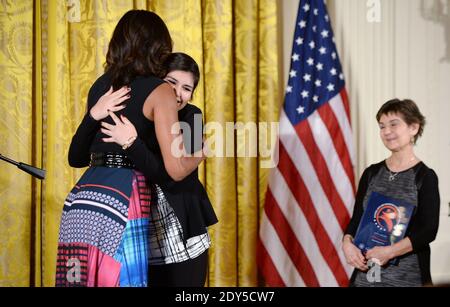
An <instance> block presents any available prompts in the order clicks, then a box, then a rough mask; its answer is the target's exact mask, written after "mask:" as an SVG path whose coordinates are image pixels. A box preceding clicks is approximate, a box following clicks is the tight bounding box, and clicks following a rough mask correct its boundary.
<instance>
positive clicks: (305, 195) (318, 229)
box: [278, 143, 348, 286]
mask: <svg viewBox="0 0 450 307" xmlns="http://www.w3.org/2000/svg"><path fill="white" fill-rule="evenodd" d="M279 156H280V158H279V163H278V169H279V170H280V172H281V174H282V175H283V177H284V179H285V181H286V183H287V185H288V187H289V189H290V190H291V192H292V194H293V195H294V197H295V199H296V200H297V203H298V204H299V206H300V208H301V210H302V212H303V214H304V215H305V218H306V220H307V221H308V224H309V226H310V228H311V231H312V233H313V234H314V236H315V238H316V241H317V245H318V246H319V249H320V252H321V253H322V256H323V257H324V259H325V261H326V262H327V264H328V266H329V267H330V269H331V271H332V272H333V274H334V276H335V278H336V280H337V282H338V284H339V285H340V286H346V285H347V284H348V276H347V273H346V272H345V270H344V267H343V266H342V263H341V261H340V259H339V255H338V253H337V251H336V248H335V246H334V244H333V242H332V241H331V240H330V237H329V236H328V234H327V232H326V230H325V228H324V226H323V225H322V222H321V221H320V219H319V216H318V214H317V211H316V208H315V205H314V203H313V201H312V200H311V197H310V195H309V192H308V189H307V188H306V186H305V183H304V182H303V179H302V178H301V176H300V174H299V173H298V172H297V171H295V170H296V169H297V168H296V166H295V164H294V163H293V162H292V160H291V158H290V156H289V155H288V154H287V152H286V149H285V148H284V145H283V144H282V143H280V146H279ZM345 211H347V210H345ZM311 261H314V260H313V259H312V260H311Z"/></svg>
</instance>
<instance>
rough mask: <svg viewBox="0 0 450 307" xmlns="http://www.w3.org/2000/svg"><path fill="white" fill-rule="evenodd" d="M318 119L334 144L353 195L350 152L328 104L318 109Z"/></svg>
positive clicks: (353, 186) (353, 178)
mask: <svg viewBox="0 0 450 307" xmlns="http://www.w3.org/2000/svg"><path fill="white" fill-rule="evenodd" d="M318 111H319V114H320V117H321V118H322V121H323V123H324V124H325V126H326V127H327V129H328V132H329V133H330V137H331V140H332V141H333V143H334V147H335V149H336V152H337V154H338V156H339V158H340V160H341V163H342V166H343V167H344V170H345V173H346V174H347V176H348V178H349V181H350V182H351V185H352V188H353V193H355V191H356V188H355V177H354V174H353V166H352V162H351V161H352V160H351V157H350V152H349V151H348V148H347V145H346V144H345V140H344V135H343V134H342V130H341V129H340V127H339V122H338V120H337V119H336V115H335V114H334V112H333V110H332V109H331V107H330V104H329V103H326V104H324V105H323V106H321V107H320V108H319V109H318Z"/></svg>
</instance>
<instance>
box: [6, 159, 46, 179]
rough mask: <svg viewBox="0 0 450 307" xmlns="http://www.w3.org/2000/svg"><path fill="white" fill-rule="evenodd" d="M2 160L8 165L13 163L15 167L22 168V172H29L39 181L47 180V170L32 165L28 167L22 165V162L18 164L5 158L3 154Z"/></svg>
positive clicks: (24, 164)
mask: <svg viewBox="0 0 450 307" xmlns="http://www.w3.org/2000/svg"><path fill="white" fill-rule="evenodd" d="M0 160H4V161H6V162H8V163H11V164H13V165H15V166H17V167H18V168H20V169H21V170H23V171H24V172H27V173H28V174H30V175H32V176H34V177H36V178H38V179H44V178H45V170H44V169H40V168H37V167H34V166H31V165H28V164H26V163H22V162H16V161H14V160H12V159H9V158H7V157H5V156H3V155H2V154H0Z"/></svg>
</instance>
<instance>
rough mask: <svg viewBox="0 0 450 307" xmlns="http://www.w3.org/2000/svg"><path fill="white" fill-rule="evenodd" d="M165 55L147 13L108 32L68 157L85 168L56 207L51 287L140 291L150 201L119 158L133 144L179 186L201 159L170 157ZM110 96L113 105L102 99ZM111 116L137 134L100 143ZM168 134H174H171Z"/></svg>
mask: <svg viewBox="0 0 450 307" xmlns="http://www.w3.org/2000/svg"><path fill="white" fill-rule="evenodd" d="M171 50H172V40H171V38H170V34H169V31H168V30H167V27H166V25H165V24H164V22H163V21H162V20H161V18H160V17H159V16H158V15H156V14H154V13H152V12H149V11H143V10H132V11H129V12H127V13H126V14H125V15H124V16H123V17H122V18H121V19H120V21H119V23H118V24H117V26H116V28H115V30H114V33H113V36H112V38H111V41H110V44H109V48H108V53H107V58H106V69H105V74H103V75H102V76H101V77H100V78H99V79H97V80H96V82H95V83H94V84H93V85H92V87H91V89H90V91H89V95H88V108H87V110H88V111H87V113H86V115H85V116H84V118H83V121H82V123H81V124H80V126H79V127H78V129H77V132H76V134H75V135H74V137H73V139H72V143H71V145H70V149H69V164H70V165H71V166H73V167H86V166H88V165H89V166H90V167H89V168H88V169H87V170H86V172H85V173H84V174H83V176H82V177H81V178H80V180H79V181H78V183H77V184H76V185H75V187H74V188H73V189H72V191H71V192H70V193H69V195H68V197H67V199H66V201H65V203H64V208H63V213H62V217H61V225H60V232H59V242H58V256H57V268H56V285H57V286H108V287H115V286H121V287H129V286H133V287H134V286H147V285H148V217H149V206H150V203H151V202H152V198H151V195H150V192H149V188H148V185H147V183H146V180H145V177H144V176H143V175H142V173H140V172H139V171H137V170H136V167H135V165H134V163H133V162H132V161H131V160H130V159H129V157H128V156H127V152H126V150H127V149H128V148H129V147H131V146H132V145H133V144H134V143H135V142H136V141H137V140H139V141H141V142H144V143H145V145H146V146H147V147H148V148H149V149H153V152H160V154H159V155H152V154H149V155H147V158H148V159H154V160H155V161H163V164H162V165H163V167H164V168H165V170H166V171H167V174H168V176H170V177H171V178H172V179H173V180H182V179H183V178H184V177H186V176H187V175H189V174H190V173H191V172H192V171H194V170H195V169H196V168H197V166H198V164H199V163H200V162H201V161H202V160H203V159H204V156H202V155H201V156H198V155H196V156H195V157H186V156H185V155H181V156H180V155H174V154H173V153H172V151H171V149H172V148H171V144H172V143H174V142H177V139H178V138H181V135H180V132H179V131H180V130H179V123H178V118H177V100H176V97H175V95H174V93H173V89H172V88H171V87H170V86H169V85H168V84H166V83H165V82H164V81H163V80H162V79H161V77H163V68H162V63H163V61H164V59H165V58H166V57H167V55H169V54H170V52H171ZM118 89H120V90H118ZM113 90H116V92H114V95H115V96H114V98H115V99H113V100H108V101H107V100H105V99H103V98H104V97H105V95H106V94H111V93H112V92H113ZM117 90H118V91H117ZM105 93H106V94H105ZM105 106H106V107H105ZM115 113H116V114H117V115H118V116H122V115H124V116H126V117H127V118H128V119H129V120H130V121H131V122H132V123H133V125H134V126H135V127H136V133H137V134H135V135H132V136H131V137H129V138H127V139H125V140H118V143H113V142H108V141H105V138H107V137H108V135H106V134H104V133H102V132H101V131H100V129H101V124H100V121H103V122H104V123H105V124H108V123H109V124H113V123H114V122H113V120H112V117H111V116H113V117H114V116H116V115H115ZM174 128H175V131H178V133H175V134H172V133H171V131H173V129H174ZM138 137H139V138H138ZM81 140H82V141H81ZM159 149H160V151H159ZM154 165H157V164H156V163H155V164H154ZM156 173H157V172H156Z"/></svg>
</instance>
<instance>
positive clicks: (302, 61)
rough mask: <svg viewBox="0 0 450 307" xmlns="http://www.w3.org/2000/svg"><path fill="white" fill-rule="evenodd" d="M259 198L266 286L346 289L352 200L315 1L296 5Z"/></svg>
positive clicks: (347, 148)
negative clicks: (275, 155)
mask: <svg viewBox="0 0 450 307" xmlns="http://www.w3.org/2000/svg"><path fill="white" fill-rule="evenodd" d="M279 140H280V142H279V163H278V166H277V167H276V168H273V169H272V171H271V174H270V178H269V186H268V189H267V193H266V201H265V205H264V213H263V216H262V222H261V227H260V233H259V240H258V256H257V258H258V266H259V268H260V271H261V273H262V275H263V277H264V279H265V281H266V283H267V284H268V285H270V286H346V285H348V281H349V277H350V274H351V272H352V268H351V267H350V266H348V265H347V263H346V261H345V257H344V254H343V252H342V249H341V241H342V236H343V232H344V230H345V228H346V226H347V224H348V222H349V220H350V216H351V214H352V210H353V209H352V208H353V204H354V195H355V182H354V181H355V180H354V174H353V165H354V159H355V158H354V150H353V138H352V130H351V124H350V108H349V103H348V98H347V94H346V90H345V81H344V76H343V74H342V69H341V64H340V62H339V57H338V54H337V51H336V46H335V43H334V37H333V31H332V29H331V24H330V18H329V16H328V14H327V9H326V6H325V2H324V1H323V0H301V1H300V4H299V9H298V15H297V21H296V29H295V37H294V42H293V48H292V60H291V68H290V72H289V80H288V85H287V87H286V93H285V100H284V106H283V108H282V110H281V114H280V132H279Z"/></svg>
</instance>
